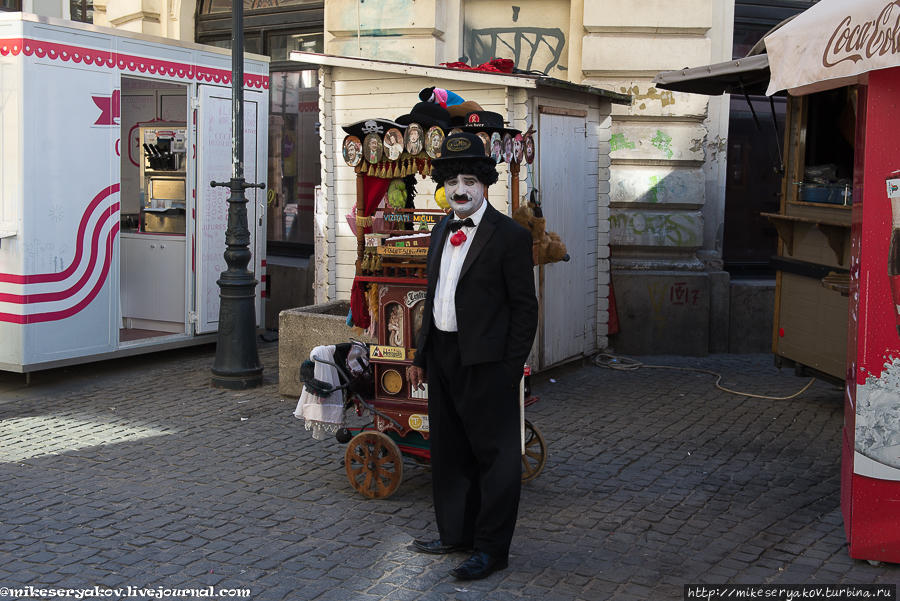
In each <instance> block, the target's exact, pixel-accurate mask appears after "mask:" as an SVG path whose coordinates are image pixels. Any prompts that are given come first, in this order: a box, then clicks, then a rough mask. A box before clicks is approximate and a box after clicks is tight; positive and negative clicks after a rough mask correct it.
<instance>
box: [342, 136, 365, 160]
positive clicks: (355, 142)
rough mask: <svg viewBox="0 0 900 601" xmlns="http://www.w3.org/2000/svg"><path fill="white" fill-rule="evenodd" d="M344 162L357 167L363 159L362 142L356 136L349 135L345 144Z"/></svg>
mask: <svg viewBox="0 0 900 601" xmlns="http://www.w3.org/2000/svg"><path fill="white" fill-rule="evenodd" d="M343 154H344V162H345V163H347V164H348V165H350V166H351V167H356V166H357V165H359V162H360V161H361V160H362V142H360V141H359V138H357V137H356V136H347V137H345V138H344V144H343Z"/></svg>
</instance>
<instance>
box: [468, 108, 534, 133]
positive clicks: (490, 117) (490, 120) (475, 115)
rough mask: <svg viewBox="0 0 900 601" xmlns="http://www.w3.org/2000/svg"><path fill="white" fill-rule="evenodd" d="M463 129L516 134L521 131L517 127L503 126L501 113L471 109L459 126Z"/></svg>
mask: <svg viewBox="0 0 900 601" xmlns="http://www.w3.org/2000/svg"><path fill="white" fill-rule="evenodd" d="M461 129H462V130H463V131H472V132H479V131H483V132H487V133H489V134H491V133H494V132H495V131H496V132H500V133H501V134H510V135H513V136H514V135H516V134H520V133H522V132H521V131H520V130H518V129H513V128H511V127H504V123H503V115H501V114H500V113H495V112H493V111H472V112H471V113H468V114H467V115H466V119H465V124H463V125H462V126H461Z"/></svg>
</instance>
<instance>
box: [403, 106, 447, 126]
mask: <svg viewBox="0 0 900 601" xmlns="http://www.w3.org/2000/svg"><path fill="white" fill-rule="evenodd" d="M397 123H400V124H402V125H410V124H411V123H418V124H419V125H421V126H422V128H423V129H428V128H429V127H434V126H435V125H437V126H438V127H440V128H441V129H450V113H448V112H447V109H445V108H444V107H442V106H441V105H439V104H435V103H433V102H419V103H417V104H416V106H414V107H412V110H411V111H409V113H407V114H405V115H400V116H399V117H397Z"/></svg>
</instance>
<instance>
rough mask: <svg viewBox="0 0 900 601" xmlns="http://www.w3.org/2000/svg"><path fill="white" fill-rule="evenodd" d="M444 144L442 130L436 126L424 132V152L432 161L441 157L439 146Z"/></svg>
mask: <svg viewBox="0 0 900 601" xmlns="http://www.w3.org/2000/svg"><path fill="white" fill-rule="evenodd" d="M443 143H444V130H442V129H441V128H440V127H438V126H437V125H435V126H432V127H429V128H428V131H427V132H425V152H427V153H428V156H430V157H431V158H433V159H436V158H438V157H440V156H441V144H443Z"/></svg>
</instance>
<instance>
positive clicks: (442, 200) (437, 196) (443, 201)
mask: <svg viewBox="0 0 900 601" xmlns="http://www.w3.org/2000/svg"><path fill="white" fill-rule="evenodd" d="M434 202H436V203H437V205H438V206H439V207H441V208H442V209H449V208H450V203H449V202H447V193H446V192H444V186H441V187H440V188H438V189H437V190H435V191H434Z"/></svg>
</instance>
